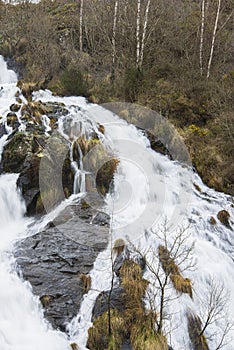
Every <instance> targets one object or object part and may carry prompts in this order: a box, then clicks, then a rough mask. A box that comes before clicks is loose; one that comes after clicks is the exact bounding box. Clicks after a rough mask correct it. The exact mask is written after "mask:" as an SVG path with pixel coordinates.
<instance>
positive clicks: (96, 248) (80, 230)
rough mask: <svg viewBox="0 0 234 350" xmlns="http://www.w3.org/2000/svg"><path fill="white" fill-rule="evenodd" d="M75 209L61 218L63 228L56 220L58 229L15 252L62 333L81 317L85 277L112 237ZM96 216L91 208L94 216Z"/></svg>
mask: <svg viewBox="0 0 234 350" xmlns="http://www.w3.org/2000/svg"><path fill="white" fill-rule="evenodd" d="M74 207H75V206H71V207H68V208H66V210H64V211H63V212H62V213H60V215H59V216H58V218H60V221H61V222H63V223H62V224H60V225H57V224H56V222H58V220H57V219H58V218H57V219H55V220H54V222H53V226H54V227H49V228H46V229H45V230H43V231H42V232H39V233H37V234H35V235H34V236H32V237H28V238H26V239H24V240H22V241H20V242H18V243H17V245H16V250H15V257H16V260H17V263H18V266H19V267H20V270H21V272H22V275H23V278H24V279H25V280H27V281H29V282H30V283H31V285H32V290H33V293H35V294H36V295H37V296H39V298H40V300H41V303H42V305H43V307H44V312H45V317H46V318H47V319H48V320H49V321H50V322H51V324H52V326H53V327H54V328H56V329H57V328H59V329H60V330H62V331H65V328H66V324H67V323H68V322H70V321H71V320H72V318H73V317H74V316H76V315H77V313H78V311H79V308H80V304H81V301H82V298H83V295H84V294H85V293H86V290H85V288H84V285H83V281H82V276H83V275H87V276H88V274H89V272H90V270H91V269H92V267H93V263H94V261H95V259H96V257H97V255H98V254H99V252H100V251H101V250H103V249H105V247H106V246H107V243H108V236H109V228H108V227H107V226H98V225H93V224H90V223H89V222H88V221H85V220H83V219H82V218H81V217H82V214H81V212H82V209H81V205H80V206H79V205H78V206H77V211H76V210H75V208H74ZM94 212H95V210H94V209H92V208H90V216H92V215H94V214H95V213H94ZM76 213H79V214H78V215H76ZM68 214H69V215H68ZM67 218H69V219H68V220H67Z"/></svg>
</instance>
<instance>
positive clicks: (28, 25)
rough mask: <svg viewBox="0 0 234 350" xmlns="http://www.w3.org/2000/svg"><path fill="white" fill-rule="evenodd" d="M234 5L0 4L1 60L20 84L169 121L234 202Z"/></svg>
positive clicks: (229, 0) (222, 1)
mask: <svg viewBox="0 0 234 350" xmlns="http://www.w3.org/2000/svg"><path fill="white" fill-rule="evenodd" d="M233 5H234V3H233V0H186V1H185V0H176V1H172V0H169V1H163V0H158V1H151V2H150V1H149V0H141V1H140V0H138V1H127V0H117V1H116V0H115V1H114V0H85V1H82V0H77V1H72V0H68V1H64V0H54V1H49V0H42V1H41V2H40V3H38V4H32V3H30V2H28V1H19V4H18V5H11V4H9V3H5V2H4V3H3V2H0V53H1V54H3V55H4V56H5V57H7V58H9V59H11V62H13V63H14V65H16V67H17V69H18V71H19V72H20V75H21V78H23V79H24V80H26V81H29V82H36V83H38V86H43V87H48V88H50V89H51V90H52V91H53V92H54V93H57V94H64V95H69V94H76V95H84V96H86V97H88V98H89V99H90V100H91V101H95V102H100V103H102V102H108V101H128V102H136V103H139V104H141V105H145V106H147V107H149V108H152V109H154V110H155V111H157V112H159V113H162V114H163V115H164V116H165V117H167V118H169V120H170V121H171V122H172V123H173V124H174V125H176V127H177V128H178V130H179V132H180V134H181V135H182V137H183V138H184V140H185V142H186V144H187V146H188V148H189V151H190V154H191V158H192V161H193V163H194V165H195V167H196V169H197V170H198V172H199V173H200V175H201V176H202V178H203V180H204V181H205V182H206V183H207V184H208V185H210V186H212V187H214V188H215V189H217V190H220V191H225V192H227V193H231V194H233V193H234V187H233V182H234V181H233V174H234V165H233V163H232V159H233V136H234V126H233V120H234V117H233V101H234V96H233V89H232V86H233V80H234V68H233V61H232V57H233V42H232V40H233V32H232V23H233V10H232V9H233ZM147 11H148V12H147ZM216 24H217V28H216Z"/></svg>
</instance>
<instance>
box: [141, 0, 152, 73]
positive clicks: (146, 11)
mask: <svg viewBox="0 0 234 350" xmlns="http://www.w3.org/2000/svg"><path fill="white" fill-rule="evenodd" d="M150 1H151V0H148V2H147V5H146V9H145V18H144V27H143V33H142V39H141V52H140V62H139V68H140V69H141V68H142V64H143V59H144V48H145V37H146V30H147V26H148V16H149V8H150Z"/></svg>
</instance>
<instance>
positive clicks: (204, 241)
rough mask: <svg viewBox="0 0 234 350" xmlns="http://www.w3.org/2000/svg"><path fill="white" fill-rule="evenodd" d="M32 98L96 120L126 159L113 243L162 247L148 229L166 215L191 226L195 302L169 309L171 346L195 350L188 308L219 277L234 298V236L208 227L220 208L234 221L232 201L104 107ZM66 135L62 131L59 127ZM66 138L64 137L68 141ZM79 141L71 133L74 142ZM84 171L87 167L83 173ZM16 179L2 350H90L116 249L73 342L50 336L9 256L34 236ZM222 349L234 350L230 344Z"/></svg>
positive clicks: (96, 273) (9, 96) (8, 182)
mask: <svg viewBox="0 0 234 350" xmlns="http://www.w3.org/2000/svg"><path fill="white" fill-rule="evenodd" d="M0 63H1V64H0V72H1V70H3V71H4V75H5V76H6V77H7V78H6V81H7V84H8V85H7V84H3V83H4V81H3V80H2V83H1V84H2V85H4V87H3V91H2V92H3V94H2V97H0V107H1V108H2V111H0V112H1V113H2V115H5V113H6V111H7V110H8V108H9V105H10V104H11V103H13V102H14V94H15V91H16V87H15V80H14V81H11V79H10V78H9V76H8V75H7V70H6V66H5V63H4V61H3V60H2V61H0ZM14 79H15V78H14ZM9 84H10V85H9ZM5 87H6V88H5ZM34 98H35V99H36V100H41V101H54V102H63V103H65V105H66V106H67V109H68V110H69V111H70V117H71V118H72V120H73V122H74V121H76V122H77V123H78V124H79V123H80V124H79V125H81V127H82V125H83V123H84V125H85V126H84V130H88V125H89V124H90V125H92V126H93V127H94V128H95V125H97V123H101V124H103V125H104V127H105V136H103V143H104V144H105V145H106V147H107V148H110V149H112V150H113V151H114V153H115V154H116V156H117V157H118V158H119V159H120V164H119V167H118V170H117V173H116V175H115V186H114V187H115V189H114V193H113V194H112V195H109V196H108V198H107V205H106V210H107V212H109V214H111V216H112V217H113V222H112V230H111V231H112V232H111V233H112V239H113V240H115V239H116V238H119V237H122V238H127V239H128V238H129V239H130V240H131V241H132V242H133V243H134V244H136V245H137V246H138V247H139V248H140V249H142V250H144V249H146V248H147V247H149V246H155V247H157V245H158V240H157V238H155V235H153V234H151V230H150V229H152V228H154V229H157V228H158V225H160V224H161V223H162V222H163V221H164V219H165V217H167V219H168V220H169V222H170V223H172V224H173V225H174V228H175V227H177V226H178V225H179V224H183V225H185V226H187V224H188V223H190V226H189V231H190V233H191V237H190V240H191V241H195V249H194V258H195V259H196V260H197V268H196V270H195V271H191V272H188V274H187V275H186V277H189V278H191V280H192V281H193V288H194V291H195V293H194V299H193V301H192V300H191V299H190V298H189V297H188V296H187V295H185V296H181V297H180V298H179V299H177V300H175V301H174V302H173V307H172V306H170V308H173V315H172V319H171V324H172V325H173V327H172V328H173V329H172V331H171V335H170V343H171V345H172V346H173V349H174V350H181V349H189V348H190V345H189V340H188V332H187V325H186V318H185V312H186V310H187V308H188V307H189V308H190V309H192V310H195V311H198V310H199V308H200V307H201V303H200V299H201V300H204V296H205V295H206V294H207V293H206V292H207V290H208V288H209V277H210V276H213V275H214V277H215V278H216V279H217V280H219V281H222V282H223V284H224V286H225V288H226V290H227V291H228V292H229V293H230V296H231V298H230V300H231V301H233V300H234V273H233V235H232V233H233V231H231V230H229V229H228V228H226V227H225V226H223V225H222V224H221V223H217V225H216V226H215V227H213V226H212V225H211V224H210V223H209V218H210V217H211V216H214V217H215V216H216V215H217V213H218V212H219V211H220V210H221V209H226V210H228V211H229V213H230V214H231V217H232V218H233V215H234V213H233V207H232V205H231V202H230V198H229V196H226V195H224V194H222V193H217V192H215V191H213V190H211V189H209V188H207V187H206V186H205V185H204V184H203V183H202V181H201V180H200V178H199V177H198V176H197V175H196V174H194V173H193V172H192V170H191V169H190V168H187V167H184V166H182V165H180V164H178V163H177V162H171V161H170V160H169V159H167V158H166V157H164V156H162V155H160V154H157V153H155V152H153V151H152V150H151V149H150V147H149V142H148V140H147V139H146V138H145V137H144V136H143V135H142V134H141V132H139V131H137V129H136V128H135V127H133V126H131V125H129V124H127V123H126V122H125V121H123V120H121V119H120V118H119V117H117V116H115V115H113V114H112V113H111V112H109V111H106V110H104V109H103V108H101V107H99V106H92V105H89V104H87V103H86V101H85V99H84V98H80V97H65V98H60V97H54V96H52V94H51V93H50V92H49V91H45V92H44V91H39V92H36V93H35V94H34ZM76 118H77V119H76ZM45 123H46V119H45ZM78 124H76V126H75V124H73V126H72V127H74V128H76V127H78ZM84 130H82V132H84ZM60 131H61V132H63V128H62V126H61V125H60ZM73 131H74V132H75V133H74V135H73V136H74V137H76V138H77V136H79V135H78V134H77V130H76V131H75V130H73ZM9 132H10V130H9ZM66 135H67V133H64V136H65V137H67V136H66ZM73 136H72V135H71V134H70V137H71V141H73ZM5 138H6V137H5V136H3V138H2V139H0V147H1V142H2V144H3V143H4V142H5ZM78 170H79V171H80V169H78ZM85 171H86V169H85V166H84V170H83V172H85ZM16 179H17V175H2V176H1V177H0V218H1V220H3V223H4V224H3V226H1V229H0V232H1V233H0V237H1V244H0V254H1V255H0V256H1V260H0V261H1V268H0V274H1V279H0V286H1V289H0V303H1V305H3V308H0V345H1V346H0V349H1V350H27V349H28V350H29V349H30V350H31V349H32V348H33V349H36V350H39V349H40V350H41V349H45V350H60V349H61V350H62V349H66V348H67V349H68V348H69V342H71V341H74V342H76V343H77V344H78V345H79V349H81V350H83V349H86V346H85V345H86V341H87V330H88V328H89V327H90V326H91V313H92V307H93V305H94V302H95V298H96V296H97V295H98V294H99V291H100V292H101V291H102V290H108V289H109V288H110V281H111V259H110V247H108V248H107V249H106V250H105V251H104V252H102V253H100V254H99V256H98V257H97V260H96V262H95V264H94V267H93V270H92V271H91V273H90V275H91V278H92V289H91V291H90V292H89V293H88V294H86V295H85V296H84V300H83V302H82V305H81V308H80V312H79V314H78V315H77V317H75V318H74V319H73V320H72V322H71V323H70V324H69V325H68V331H69V335H70V339H69V340H68V339H67V338H66V336H65V335H62V334H61V333H59V332H56V331H52V330H51V328H50V327H49V325H48V324H47V323H46V322H45V321H43V317H42V312H41V309H40V307H39V305H38V301H37V298H35V297H33V295H32V293H31V291H30V288H29V286H28V284H27V283H23V282H22V281H21V280H20V279H19V277H18V276H17V274H16V272H15V270H14V260H13V258H12V254H11V252H12V248H13V247H12V245H13V242H14V240H15V239H18V238H19V237H22V236H26V235H27V234H29V232H28V230H27V225H28V220H26V219H25V218H24V217H23V214H24V210H25V209H24V204H23V203H22V201H21V200H20V195H19V193H17V190H16V185H15V183H16ZM193 182H196V183H197V184H198V185H199V186H200V187H201V193H200V192H199V191H197V190H196V189H195V188H194V186H193ZM83 183H84V182H83ZM82 190H84V187H82ZM89 204H91V205H92V203H89ZM63 205H64V204H63ZM2 218H3V219H2ZM45 220H46V219H45ZM48 220H49V218H48ZM45 222H46V221H45ZM45 222H44V223H45ZM38 228H39V226H37V224H35V225H34V226H33V229H34V230H35V232H36V230H37V229H38ZM146 231H147V234H145V232H146ZM32 233H33V232H31V231H30V234H32ZM110 244H111V242H110ZM145 277H146V278H147V277H148V278H149V279H150V278H151V276H150V274H149V272H148V271H146V272H145ZM169 311H170V310H169ZM228 312H229V316H230V317H232V315H233V313H234V305H233V302H232V303H230V304H229V311H228ZM168 326H170V325H168ZM213 331H214V332H216V334H219V332H220V330H219V327H218V325H216V324H214V325H213V328H212V332H213ZM208 335H209V334H208ZM232 335H233V334H232ZM209 345H210V349H211V350H214V349H215V343H213V342H211V343H210V344H209ZM224 349H225V350H233V345H232V342H229V343H228V344H227V345H226V346H225V347H224ZM100 350H101V349H100Z"/></svg>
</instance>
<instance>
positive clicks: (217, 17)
mask: <svg viewBox="0 0 234 350" xmlns="http://www.w3.org/2000/svg"><path fill="white" fill-rule="evenodd" d="M220 7H221V0H218V8H217V12H216V18H215V24H214V30H213V35H212V42H211V49H210V56H209V61H208V66H207V75H206V77H207V78H209V76H210V67H211V63H212V59H213V54H214V44H215V38H216V32H217V27H218V21H219V14H220Z"/></svg>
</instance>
